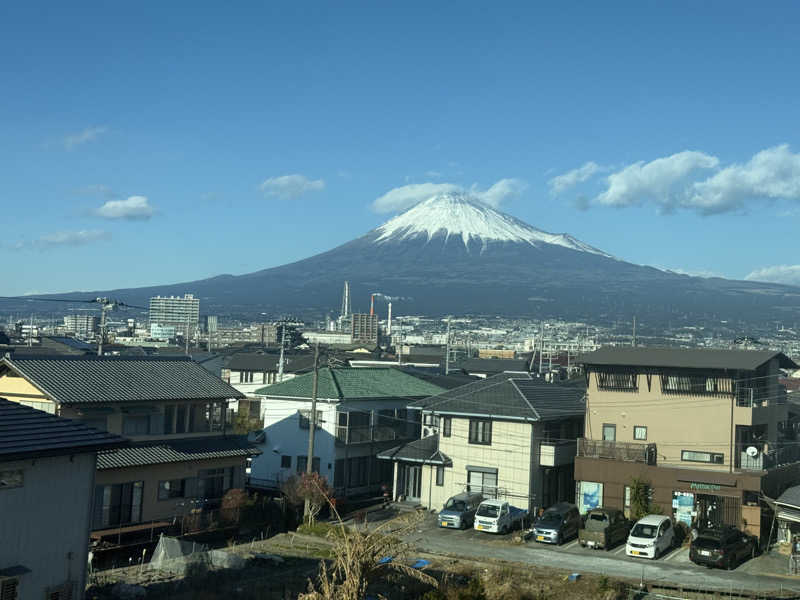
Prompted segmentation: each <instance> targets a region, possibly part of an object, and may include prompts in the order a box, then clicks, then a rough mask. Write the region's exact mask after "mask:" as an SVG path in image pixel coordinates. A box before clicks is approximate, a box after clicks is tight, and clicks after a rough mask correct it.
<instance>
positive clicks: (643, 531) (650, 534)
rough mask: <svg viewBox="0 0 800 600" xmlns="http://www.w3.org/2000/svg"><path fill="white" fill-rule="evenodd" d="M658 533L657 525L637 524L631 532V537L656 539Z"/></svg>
mask: <svg viewBox="0 0 800 600" xmlns="http://www.w3.org/2000/svg"><path fill="white" fill-rule="evenodd" d="M657 531H658V527H656V526H655V525H645V524H644V523H637V524H636V526H635V527H634V528H633V531H631V535H632V536H633V537H638V538H654V537H656V532H657Z"/></svg>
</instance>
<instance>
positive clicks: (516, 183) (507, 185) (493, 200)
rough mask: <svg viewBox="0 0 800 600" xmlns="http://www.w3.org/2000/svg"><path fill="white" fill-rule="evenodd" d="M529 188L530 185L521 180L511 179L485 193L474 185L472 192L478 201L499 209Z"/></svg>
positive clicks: (501, 182)
mask: <svg viewBox="0 0 800 600" xmlns="http://www.w3.org/2000/svg"><path fill="white" fill-rule="evenodd" d="M527 187H528V184H527V183H525V182H524V181H522V180H521V179H514V178H509V179H501V180H500V181H498V182H497V183H495V184H494V185H492V186H491V187H490V188H489V189H488V190H485V191H481V190H479V189H478V187H477V186H476V185H473V186H472V188H471V189H470V192H471V193H472V195H473V196H475V197H476V198H478V200H481V201H482V202H484V203H486V204H488V205H489V206H491V207H493V208H497V207H499V206H500V204H501V203H502V202H503V201H504V200H506V199H507V198H517V197H518V196H519V195H520V194H522V192H524V191H525V188H527Z"/></svg>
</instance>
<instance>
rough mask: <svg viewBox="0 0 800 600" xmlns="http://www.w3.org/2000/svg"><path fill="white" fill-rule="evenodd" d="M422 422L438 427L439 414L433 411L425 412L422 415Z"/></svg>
mask: <svg viewBox="0 0 800 600" xmlns="http://www.w3.org/2000/svg"><path fill="white" fill-rule="evenodd" d="M422 424H423V425H427V426H429V427H438V426H439V416H438V415H435V414H433V413H425V415H423V417H422Z"/></svg>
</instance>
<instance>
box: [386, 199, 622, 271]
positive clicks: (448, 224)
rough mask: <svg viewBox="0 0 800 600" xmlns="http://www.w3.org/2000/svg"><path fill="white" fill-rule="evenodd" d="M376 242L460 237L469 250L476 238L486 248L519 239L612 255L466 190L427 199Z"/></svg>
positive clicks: (395, 220) (388, 224)
mask: <svg viewBox="0 0 800 600" xmlns="http://www.w3.org/2000/svg"><path fill="white" fill-rule="evenodd" d="M375 231H376V233H377V234H378V236H377V237H376V238H375V242H377V243H384V242H387V241H401V240H406V239H410V238H416V237H419V236H424V237H426V238H427V239H428V241H430V240H432V239H433V238H434V237H438V236H441V237H443V238H444V239H445V241H447V240H449V239H450V238H453V237H460V238H461V240H462V241H463V242H464V246H465V247H467V249H469V246H470V242H471V241H475V242H479V243H480V244H481V247H482V248H485V247H486V245H487V244H488V243H489V242H515V243H525V244H530V245H531V246H534V247H539V246H540V245H541V244H553V245H556V246H563V247H565V248H569V249H570V250H577V251H580V252H589V253H591V254H599V255H601V256H609V255H608V254H606V253H605V252H603V251H601V250H598V249H597V248H593V247H592V246H590V245H588V244H585V243H583V242H581V241H580V240H576V239H575V238H574V237H572V236H570V235H567V234H565V233H548V232H546V231H542V230H541V229H536V228H535V227H532V226H530V225H528V224H527V223H523V222H522V221H520V220H519V219H516V218H514V217H512V216H510V215H507V214H504V213H502V212H500V211H498V210H495V209H494V208H492V207H490V206H488V205H486V204H484V203H482V202H480V201H479V200H477V199H475V198H473V197H471V196H469V195H467V194H463V193H447V194H439V195H436V196H433V197H431V198H428V199H427V200H423V201H422V202H420V203H418V204H416V205H414V206H413V207H411V208H409V209H408V210H407V211H405V212H404V213H402V214H399V215H397V216H396V217H394V218H393V219H391V220H389V221H387V222H386V223H384V224H383V225H381V226H380V227H378V228H377V229H376V230H375Z"/></svg>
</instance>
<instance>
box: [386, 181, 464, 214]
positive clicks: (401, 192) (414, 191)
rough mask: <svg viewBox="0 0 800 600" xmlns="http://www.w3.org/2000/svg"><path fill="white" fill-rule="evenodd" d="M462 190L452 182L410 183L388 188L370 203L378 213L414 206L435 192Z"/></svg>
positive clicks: (443, 192)
mask: <svg viewBox="0 0 800 600" xmlns="http://www.w3.org/2000/svg"><path fill="white" fill-rule="evenodd" d="M460 191H463V190H462V188H461V186H460V185H455V184H454V183H410V184H408V185H403V186H400V187H396V188H394V189H391V190H389V191H388V192H386V193H385V194H384V195H383V196H381V197H380V198H378V199H376V200H375V201H374V202H373V203H372V210H374V211H375V212H379V213H386V212H396V211H401V210H405V209H406V208H409V207H410V206H414V205H415V204H416V203H417V202H422V201H423V200H427V199H428V198H430V197H431V196H435V195H437V194H446V193H448V192H460Z"/></svg>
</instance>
